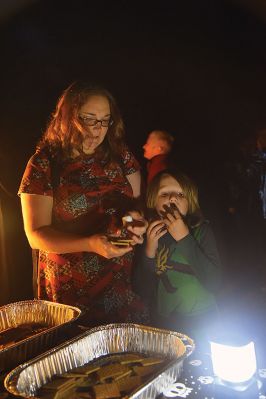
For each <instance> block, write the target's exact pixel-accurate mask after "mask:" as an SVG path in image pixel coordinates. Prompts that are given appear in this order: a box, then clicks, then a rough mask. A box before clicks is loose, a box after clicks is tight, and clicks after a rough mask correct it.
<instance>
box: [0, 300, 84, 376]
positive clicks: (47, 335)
mask: <svg viewBox="0 0 266 399" xmlns="http://www.w3.org/2000/svg"><path fill="white" fill-rule="evenodd" d="M80 314H81V310H80V309H78V308H76V307H72V306H68V305H62V304H59V303H54V302H49V301H42V300H30V301H20V302H15V303H11V304H8V305H5V306H2V307H0V332H1V331H3V330H5V329H8V328H12V327H18V326H19V325H22V324H27V323H31V322H34V323H44V324H46V325H47V326H48V328H47V329H46V330H45V331H43V332H40V333H38V334H36V335H33V336H31V337H29V338H27V339H24V340H22V341H19V342H17V343H14V344H13V345H10V346H8V347H6V348H4V349H2V350H1V349H0V372H1V371H10V370H11V369H12V368H14V367H16V366H17V365H18V364H20V363H23V362H25V361H26V360H29V359H31V358H33V357H34V356H37V355H39V354H40V353H41V352H44V351H46V350H47V349H49V348H51V347H52V346H55V345H56V344H58V342H56V339H57V337H58V335H59V333H60V334H61V333H62V332H63V330H65V329H66V328H68V327H69V326H70V324H71V323H72V322H74V321H75V320H76V319H78V317H79V316H80Z"/></svg>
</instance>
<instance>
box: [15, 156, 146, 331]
mask: <svg viewBox="0 0 266 399" xmlns="http://www.w3.org/2000/svg"><path fill="white" fill-rule="evenodd" d="M51 165H52V163H51V162H50V159H49V157H48V156H47V155H46V152H45V151H44V150H40V151H37V152H36V153H35V154H34V155H33V156H32V157H31V159H30V160H29V162H28V165H27V167H26V170H25V172H24V175H23V178H22V181H21V185H20V189H19V194H20V193H29V194H39V195H47V196H53V199H54V205H53V224H54V225H55V226H56V227H57V228H58V229H62V230H63V231H70V232H75V233H78V234H85V235H90V234H95V233H98V232H99V233H100V232H101V233H108V232H109V233H110V231H111V230H112V227H114V226H113V225H114V222H115V223H116V222H117V220H118V219H117V218H119V219H120V217H121V211H122V209H123V207H124V208H125V204H126V202H127V199H128V200H129V201H130V198H132V189H131V186H130V184H129V182H128V180H127V178H126V175H130V174H131V173H134V172H136V171H137V170H138V169H139V165H138V163H137V161H136V159H135V158H134V156H133V155H132V153H131V152H130V151H129V150H128V149H125V150H124V152H123V154H122V156H121V163H120V164H118V163H116V164H113V165H112V166H111V167H110V165H109V166H106V164H105V163H104V162H103V161H100V160H98V159H96V157H94V156H93V155H88V156H83V157H78V158H75V159H73V160H70V161H67V162H63V163H62V164H60V173H59V175H58V183H57V184H56V186H55V183H54V182H53V184H54V187H52V181H53V179H52V173H53V171H52V172H51V170H52V167H51ZM57 172H58V171H57ZM125 209H126V208H125ZM132 259H133V253H129V254H126V255H124V256H122V257H119V258H113V259H106V258H104V257H102V256H99V255H97V254H95V253H92V252H78V253H64V254H55V253H49V252H46V251H39V279H38V280H39V281H38V283H39V294H38V296H39V298H40V299H45V300H49V301H54V302H59V303H64V304H69V305H74V306H78V307H80V308H81V309H83V310H85V311H86V315H87V318H88V320H87V323H88V324H89V325H99V324H105V323H110V322H112V323H113V322H140V323H143V322H147V310H146V308H145V306H144V305H143V303H142V302H141V300H140V298H139V297H138V296H137V295H136V294H135V293H134V292H133V291H132V289H131V272H132V270H131V269H132Z"/></svg>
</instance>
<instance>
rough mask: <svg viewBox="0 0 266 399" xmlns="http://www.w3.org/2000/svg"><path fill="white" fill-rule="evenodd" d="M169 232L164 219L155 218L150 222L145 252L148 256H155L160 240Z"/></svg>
mask: <svg viewBox="0 0 266 399" xmlns="http://www.w3.org/2000/svg"><path fill="white" fill-rule="evenodd" d="M166 232H167V229H166V225H165V223H164V221H162V220H155V221H153V222H151V223H150V225H149V227H148V229H147V244H146V249H145V253H146V256H147V257H148V258H155V255H156V251H157V248H158V240H159V238H161V237H162V236H163V235H165V233H166Z"/></svg>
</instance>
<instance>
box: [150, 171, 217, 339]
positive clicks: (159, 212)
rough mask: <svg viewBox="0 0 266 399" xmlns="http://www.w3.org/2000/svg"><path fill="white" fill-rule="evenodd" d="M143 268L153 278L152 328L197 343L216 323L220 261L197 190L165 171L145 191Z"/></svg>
mask: <svg viewBox="0 0 266 399" xmlns="http://www.w3.org/2000/svg"><path fill="white" fill-rule="evenodd" d="M147 208H148V210H149V211H150V212H151V213H153V217H152V218H151V220H150V223H149V226H148V229H147V240H146V243H145V254H144V258H143V264H144V267H145V268H146V270H150V272H151V273H152V274H153V275H155V274H156V276H157V284H156V288H155V298H154V302H155V323H157V324H159V326H160V327H165V328H170V329H174V330H177V331H182V332H184V333H186V334H188V335H190V336H192V337H193V338H200V340H202V338H203V337H204V335H205V334H204V333H206V332H207V330H208V328H210V326H211V323H213V322H214V321H216V316H217V307H216V300H215V293H217V290H218V287H219V284H220V260H219V255H218V252H217V248H216V243H215V239H214V237H213V233H212V231H211V228H210V225H209V223H208V222H206V221H205V220H204V219H203V217H202V214H201V211H200V207H199V203H198V195H197V189H196V187H195V185H194V183H193V182H192V181H191V180H190V179H189V178H188V177H187V176H185V175H183V174H182V173H179V172H176V171H170V170H166V171H164V172H161V173H159V174H158V175H157V176H155V178H154V179H153V181H152V182H151V183H150V185H149V186H148V190H147Z"/></svg>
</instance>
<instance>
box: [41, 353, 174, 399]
mask: <svg viewBox="0 0 266 399" xmlns="http://www.w3.org/2000/svg"><path fill="white" fill-rule="evenodd" d="M168 361H169V360H168V359H167V358H164V357H161V356H160V357H159V356H158V357H157V356H154V355H152V356H149V355H145V354H143V353H128V352H127V353H119V354H113V355H106V356H102V357H101V358H99V359H97V360H94V361H92V362H90V363H88V364H85V365H84V366H81V367H77V368H75V369H72V370H70V371H69V372H67V373H65V374H62V375H60V376H56V377H54V378H53V379H52V381H50V382H49V383H48V384H46V385H44V386H43V387H42V388H41V389H40V390H39V392H38V398H42V399H61V398H64V399H67V398H71V399H86V398H89V399H112V398H125V397H127V395H128V394H130V392H132V391H133V390H134V389H136V388H137V387H138V386H140V385H142V384H144V383H145V381H146V380H147V378H149V377H150V376H152V375H153V374H155V373H156V372H158V371H160V369H162V368H163V367H164V366H166V364H167V362H168Z"/></svg>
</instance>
